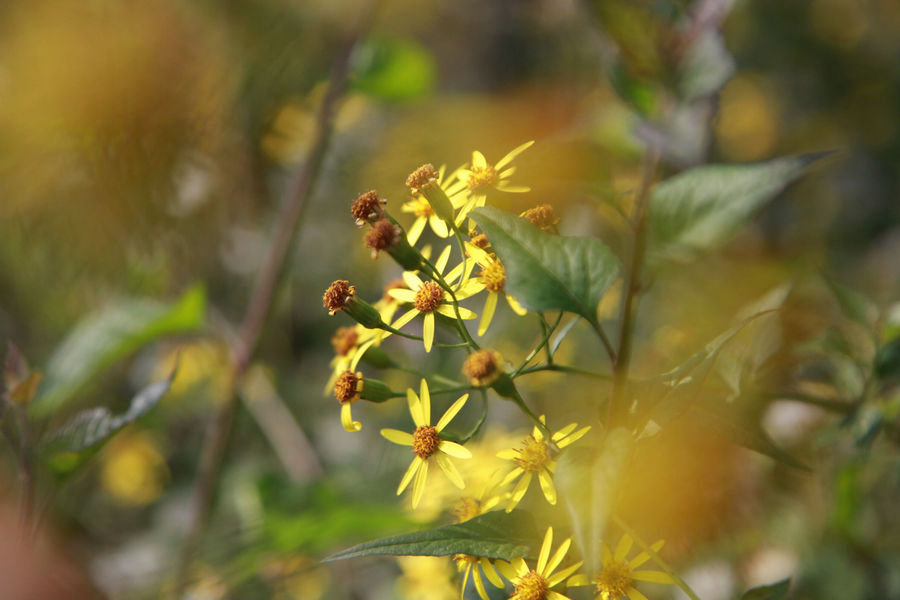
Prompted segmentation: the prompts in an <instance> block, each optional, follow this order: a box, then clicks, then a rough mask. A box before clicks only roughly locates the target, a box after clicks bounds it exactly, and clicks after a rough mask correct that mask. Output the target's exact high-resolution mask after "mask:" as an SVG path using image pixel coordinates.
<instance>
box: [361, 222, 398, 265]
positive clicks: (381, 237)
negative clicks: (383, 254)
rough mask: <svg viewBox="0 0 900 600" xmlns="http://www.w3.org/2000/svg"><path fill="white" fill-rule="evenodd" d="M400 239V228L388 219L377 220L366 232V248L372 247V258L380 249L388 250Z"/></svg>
mask: <svg viewBox="0 0 900 600" xmlns="http://www.w3.org/2000/svg"><path fill="white" fill-rule="evenodd" d="M399 241H400V228H399V227H397V226H396V225H394V224H393V223H391V222H390V221H389V220H387V219H381V220H380V221H376V222H375V223H374V224H373V225H372V229H370V230H369V232H368V233H367V234H366V239H365V243H366V248H371V250H372V258H376V257H377V256H378V251H379V250H387V249H388V248H390V247H392V246H394V245H396V244H397V243H398V242H399Z"/></svg>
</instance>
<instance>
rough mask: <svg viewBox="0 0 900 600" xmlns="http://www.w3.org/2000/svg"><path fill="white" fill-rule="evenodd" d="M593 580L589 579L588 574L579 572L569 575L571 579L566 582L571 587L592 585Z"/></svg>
mask: <svg viewBox="0 0 900 600" xmlns="http://www.w3.org/2000/svg"><path fill="white" fill-rule="evenodd" d="M590 584H591V582H590V580H588V578H587V575H585V574H583V573H579V574H578V575H573V576H572V577H569V580H568V581H567V582H566V585H567V586H569V587H581V586H583V585H590Z"/></svg>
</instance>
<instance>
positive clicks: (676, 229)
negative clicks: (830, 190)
mask: <svg viewBox="0 0 900 600" xmlns="http://www.w3.org/2000/svg"><path fill="white" fill-rule="evenodd" d="M828 154H830V153H828V152H819V153H814V154H803V155H799V156H789V157H785V158H778V159H775V160H771V161H768V162H764V163H757V164H743V165H707V166H702V167H696V168H694V169H690V170H688V171H685V172H683V173H681V174H679V175H676V176H675V177H672V178H671V179H667V180H665V181H663V182H662V183H660V184H659V185H657V186H656V187H655V188H654V189H653V192H652V193H651V196H650V223H651V228H652V233H653V244H654V252H655V255H665V256H668V257H672V258H678V259H689V258H692V257H693V256H694V255H696V254H697V253H698V252H699V251H702V250H707V249H709V248H712V247H714V246H717V245H719V244H721V243H723V242H724V241H726V239H727V238H728V237H729V236H731V235H732V234H733V233H734V232H735V231H736V230H737V229H738V228H739V227H740V226H741V225H742V224H743V223H744V222H745V221H747V220H749V218H750V217H751V216H752V215H753V213H754V212H756V210H757V209H759V208H760V207H761V206H762V205H763V204H765V203H766V202H768V201H769V200H771V199H772V198H774V197H775V196H776V195H777V194H779V193H780V192H781V191H782V190H783V189H784V188H785V187H786V186H787V185H788V184H790V183H791V182H793V181H795V180H797V179H798V178H799V177H800V176H801V175H803V174H804V173H805V172H806V171H807V169H808V167H809V166H810V165H811V164H813V163H814V162H816V161H818V160H819V159H820V158H822V157H823V156H826V155H828Z"/></svg>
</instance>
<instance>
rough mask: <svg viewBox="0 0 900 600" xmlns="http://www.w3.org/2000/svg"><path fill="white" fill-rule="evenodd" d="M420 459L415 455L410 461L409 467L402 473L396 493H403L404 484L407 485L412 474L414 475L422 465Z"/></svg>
mask: <svg viewBox="0 0 900 600" xmlns="http://www.w3.org/2000/svg"><path fill="white" fill-rule="evenodd" d="M422 462H423V461H422V459H421V458H419V457H418V456H416V457H415V458H413V460H412V462H411V463H410V465H409V468H408V469H406V473H404V474H403V478H402V479H401V480H400V485H399V486H397V495H398V496H399V495H400V494H402V493H403V490H405V489H406V486H408V485H409V482H410V480H412V478H413V475H415V474H416V473H417V472H418V471H419V467H420V466H422Z"/></svg>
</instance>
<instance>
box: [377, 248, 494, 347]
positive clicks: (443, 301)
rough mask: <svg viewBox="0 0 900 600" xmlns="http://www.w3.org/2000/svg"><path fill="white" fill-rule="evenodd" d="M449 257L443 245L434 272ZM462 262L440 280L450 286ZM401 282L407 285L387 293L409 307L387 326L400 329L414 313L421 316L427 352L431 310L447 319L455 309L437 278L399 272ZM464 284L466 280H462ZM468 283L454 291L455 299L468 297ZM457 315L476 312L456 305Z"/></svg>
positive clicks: (468, 316)
mask: <svg viewBox="0 0 900 600" xmlns="http://www.w3.org/2000/svg"><path fill="white" fill-rule="evenodd" d="M449 258H450V246H447V247H446V248H444V251H443V252H442V253H441V255H440V256H439V257H438V259H437V261H435V264H434V266H435V268H436V269H437V271H438V273H443V271H444V268H445V267H446V266H447V261H448V260H449ZM465 265H466V261H463V262H462V263H460V264H459V265H457V266H456V267H454V268H453V269H452V270H451V271H450V272H449V273H448V274H447V275H445V276H443V278H444V281H445V282H446V283H447V284H448V285H452V284H453V283H454V282H456V281H457V280H458V279H459V278H460V276H461V275H462V274H463V270H464V269H465ZM403 281H404V282H405V283H406V285H407V286H408V287H407V289H393V290H390V291H389V293H390V295H391V296H393V297H394V298H396V299H397V300H400V301H401V302H409V303H412V305H413V308H411V309H410V310H409V311H407V312H406V313H405V314H403V315H401V316H400V318H398V319H397V320H396V321H395V322H394V323H392V324H391V327H393V328H394V329H400V328H401V327H403V326H404V325H406V324H407V323H409V322H410V321H412V320H413V318H414V317H415V316H416V315H420V314H421V315H423V316H424V324H423V326H422V339H423V341H424V344H425V352H431V346H432V344H433V343H434V322H435V317H434V314H435V313H440V314H442V315H444V316H446V317H450V318H451V319H455V318H456V311H455V310H454V308H453V305H452V304H451V303H450V302H449V298H448V295H447V293H446V291H445V290H444V288H442V287H441V286H440V284H439V283H438V282H437V281H422V280H421V279H420V278H419V276H418V275H416V274H415V273H413V272H412V271H404V272H403ZM466 283H468V282H466ZM472 293H473V292H472V286H469V285H466V284H465V283H464V284H463V285H462V286H460V288H459V289H458V290H457V291H456V292H455V294H456V298H457V299H458V300H462V299H463V298H468V297H469V296H470V295H471V294H472ZM459 315H460V317H462V318H463V319H474V318H475V317H476V316H477V315H476V314H475V313H473V312H472V311H471V310H468V309H465V308H462V307H460V308H459Z"/></svg>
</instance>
